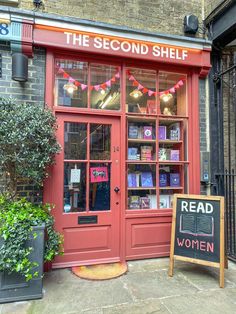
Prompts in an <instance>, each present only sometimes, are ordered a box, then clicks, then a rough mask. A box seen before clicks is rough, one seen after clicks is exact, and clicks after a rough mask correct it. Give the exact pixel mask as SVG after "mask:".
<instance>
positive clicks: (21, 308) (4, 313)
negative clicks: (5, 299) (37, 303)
mask: <svg viewBox="0 0 236 314" xmlns="http://www.w3.org/2000/svg"><path fill="white" fill-rule="evenodd" d="M30 306H31V302H27V301H26V302H13V303H6V304H3V306H2V309H1V311H0V313H1V314H25V313H27V312H28V310H29V309H30Z"/></svg>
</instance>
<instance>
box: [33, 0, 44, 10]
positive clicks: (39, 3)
mask: <svg viewBox="0 0 236 314" xmlns="http://www.w3.org/2000/svg"><path fill="white" fill-rule="evenodd" d="M33 4H34V6H35V8H36V9H38V8H40V7H41V6H42V5H43V1H42V0H33Z"/></svg>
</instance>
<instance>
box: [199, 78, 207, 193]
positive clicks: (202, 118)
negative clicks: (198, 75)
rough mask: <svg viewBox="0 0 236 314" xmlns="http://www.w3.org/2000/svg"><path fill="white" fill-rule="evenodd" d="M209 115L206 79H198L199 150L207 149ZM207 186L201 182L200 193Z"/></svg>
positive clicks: (205, 189) (204, 191) (205, 191)
mask: <svg viewBox="0 0 236 314" xmlns="http://www.w3.org/2000/svg"><path fill="white" fill-rule="evenodd" d="M208 119H209V116H208V106H207V96H206V80H199V124H200V125H199V126H200V152H203V151H209V148H208V147H209V129H208V125H209V120H208ZM208 190H209V187H208V186H207V185H205V184H201V194H208Z"/></svg>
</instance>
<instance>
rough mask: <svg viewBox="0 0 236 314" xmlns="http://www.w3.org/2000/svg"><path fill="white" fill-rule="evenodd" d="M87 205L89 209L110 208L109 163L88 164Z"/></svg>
mask: <svg viewBox="0 0 236 314" xmlns="http://www.w3.org/2000/svg"><path fill="white" fill-rule="evenodd" d="M89 173H90V180H89V181H90V188H89V207H90V210H91V211H102V210H110V164H108V163H103V164H102V163H91V164H90V172H89Z"/></svg>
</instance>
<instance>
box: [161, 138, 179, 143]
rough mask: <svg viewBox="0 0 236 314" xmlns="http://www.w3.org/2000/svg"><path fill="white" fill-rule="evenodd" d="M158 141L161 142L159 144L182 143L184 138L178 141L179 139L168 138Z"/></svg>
mask: <svg viewBox="0 0 236 314" xmlns="http://www.w3.org/2000/svg"><path fill="white" fill-rule="evenodd" d="M158 142H159V144H182V143H183V141H182V140H179V141H177V140H168V139H166V140H159V141H158Z"/></svg>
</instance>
